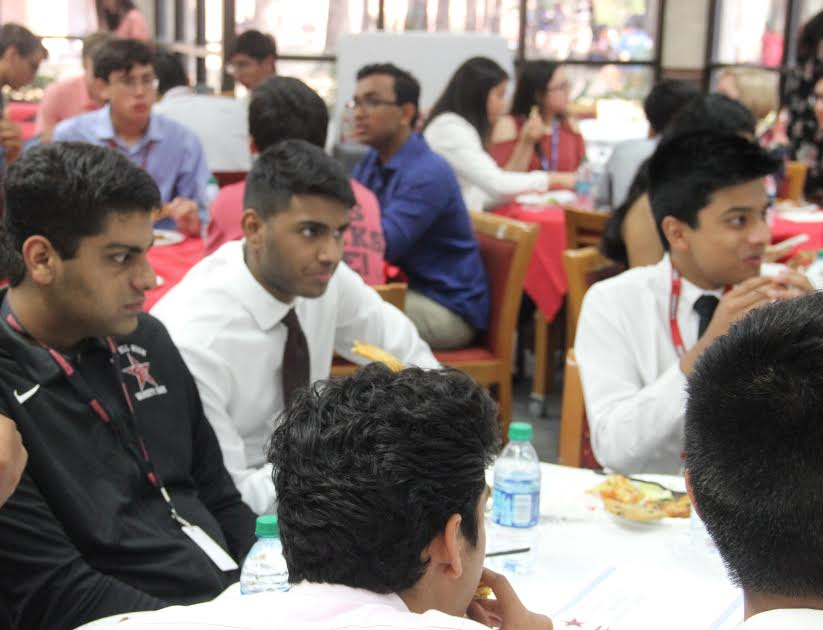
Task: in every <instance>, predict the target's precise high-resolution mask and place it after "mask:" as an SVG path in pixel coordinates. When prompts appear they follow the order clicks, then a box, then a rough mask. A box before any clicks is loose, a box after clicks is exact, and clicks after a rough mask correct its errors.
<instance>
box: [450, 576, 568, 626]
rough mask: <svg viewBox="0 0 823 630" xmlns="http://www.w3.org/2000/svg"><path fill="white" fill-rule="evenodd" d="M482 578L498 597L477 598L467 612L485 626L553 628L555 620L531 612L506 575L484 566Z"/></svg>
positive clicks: (471, 617)
mask: <svg viewBox="0 0 823 630" xmlns="http://www.w3.org/2000/svg"><path fill="white" fill-rule="evenodd" d="M480 581H481V582H482V583H483V584H485V585H486V586H488V587H489V588H491V590H492V591H493V592H494V596H495V599H475V600H472V603H471V604H470V605H469V609H468V610H467V611H466V614H467V615H468V617H469V618H470V619H472V620H473V621H476V622H478V623H482V624H484V625H486V626H490V627H491V626H494V627H499V628H502V629H503V630H552V628H553V626H552V620H551V619H549V618H548V617H546V616H545V615H538V614H537V613H533V612H530V611H529V610H528V609H527V608H526V607H525V606H524V605H523V602H521V601H520V598H519V597H518V596H517V593H515V592H514V589H513V588H512V585H511V584H509V581H508V580H507V579H506V578H505V576H503V575H500V574H499V573H495V572H494V571H491V570H489V569H483V574H482V575H481V577H480Z"/></svg>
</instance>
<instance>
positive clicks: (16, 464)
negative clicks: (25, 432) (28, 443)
mask: <svg viewBox="0 0 823 630" xmlns="http://www.w3.org/2000/svg"><path fill="white" fill-rule="evenodd" d="M28 457H29V456H28V453H27V452H26V449H25V448H24V447H23V440H22V438H21V437H20V433H19V432H18V431H17V425H16V424H15V423H14V422H13V421H12V420H10V419H9V418H7V417H6V416H0V505H3V504H4V503H5V502H6V499H8V498H9V497H10V496H11V495H12V493H13V492H14V489H15V488H16V487H17V484H18V483H19V482H20V476H21V475H22V474H23V469H24V468H25V467H26V461H27V460H28Z"/></svg>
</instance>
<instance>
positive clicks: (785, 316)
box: [686, 293, 823, 630]
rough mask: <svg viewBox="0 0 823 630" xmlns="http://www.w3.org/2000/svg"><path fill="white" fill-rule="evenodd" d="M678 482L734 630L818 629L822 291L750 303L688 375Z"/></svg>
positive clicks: (822, 562) (822, 596)
mask: <svg viewBox="0 0 823 630" xmlns="http://www.w3.org/2000/svg"><path fill="white" fill-rule="evenodd" d="M688 392H689V398H688V404H687V410H686V452H687V456H686V482H687V488H688V489H689V494H690V496H691V499H692V502H693V504H694V506H695V508H696V509H697V511H698V512H699V514H700V516H701V518H702V520H703V522H704V523H705V524H706V528H707V530H708V531H709V534H710V535H711V537H712V539H713V540H714V542H715V544H716V545H717V549H718V551H719V552H720V555H721V556H722V558H723V560H724V562H725V564H726V568H727V570H728V571H729V574H730V577H731V579H732V581H734V582H735V584H737V585H738V586H740V587H741V588H742V589H743V598H744V616H745V618H746V621H745V623H743V625H742V626H741V630H743V629H744V630H806V629H809V630H810V629H812V628H814V629H815V630H818V629H819V628H823V536H821V532H823V503H821V501H820V488H821V487H823V458H821V457H820V445H821V444H823V405H821V392H823V295H821V294H820V293H817V294H812V295H808V296H805V297H801V298H797V299H794V300H785V301H781V302H779V303H777V304H773V305H771V306H768V307H766V308H762V309H758V310H757V311H755V312H753V313H751V314H750V315H748V316H747V317H745V318H744V319H743V320H742V321H740V322H738V323H737V324H736V325H734V326H733V327H732V328H731V329H730V330H729V332H728V334H726V335H725V336H724V337H722V338H720V339H718V340H717V342H715V343H714V344H713V345H712V346H711V347H710V348H709V349H708V350H706V352H705V353H704V354H703V356H702V357H701V358H700V359H699V360H698V362H697V364H696V366H695V368H694V371H693V372H692V374H691V376H690V377H689V385H688Z"/></svg>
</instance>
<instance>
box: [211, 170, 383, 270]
mask: <svg viewBox="0 0 823 630" xmlns="http://www.w3.org/2000/svg"><path fill="white" fill-rule="evenodd" d="M351 187H352V190H353V191H354V198H355V200H356V201H357V203H356V204H355V206H354V207H353V208H352V209H351V211H350V212H349V221H350V227H349V229H348V230H346V233H345V234H344V235H343V259H344V260H345V261H346V264H347V265H348V266H349V267H351V268H352V269H354V270H355V271H356V272H357V273H358V274H360V277H361V278H363V281H364V282H365V283H366V284H368V285H370V286H374V285H376V284H383V283H384V282H385V281H386V274H385V271H384V268H383V254H384V252H385V250H386V244H385V242H384V240H383V228H382V227H381V225H380V204H379V203H378V201H377V197H375V196H374V193H373V192H372V191H370V190H369V189H368V188H366V187H365V186H363V185H362V184H359V183H358V182H356V181H354V180H351ZM245 192H246V182H244V181H243V182H237V183H236V184H230V185H228V186H224V187H223V188H221V189H220V192H218V193H217V196H216V197H215V198H214V202H212V204H211V208H209V225H208V229H207V233H206V255H208V254H211V253H212V252H213V251H215V250H216V249H217V248H218V247H220V246H221V245H222V244H223V243H226V242H227V241H236V240H239V239H241V238H243V228H242V227H241V226H240V219H241V217H242V216H243V194H244V193H245Z"/></svg>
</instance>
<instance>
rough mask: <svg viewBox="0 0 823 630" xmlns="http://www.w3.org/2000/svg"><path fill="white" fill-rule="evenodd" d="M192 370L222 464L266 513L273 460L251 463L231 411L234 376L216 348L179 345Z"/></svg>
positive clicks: (247, 499)
mask: <svg viewBox="0 0 823 630" xmlns="http://www.w3.org/2000/svg"><path fill="white" fill-rule="evenodd" d="M178 347H179V348H180V353H181V354H182V355H183V359H184V360H185V361H186V365H187V366H188V368H189V371H190V372H191V373H192V376H193V377H194V380H195V382H196V383H197V391H198V392H199V393H200V400H201V402H202V404H203V412H204V413H205V414H206V418H207V419H208V421H209V423H210V424H211V426H212V428H213V429H214V433H215V435H216V436H217V441H218V442H219V443H220V450H221V451H222V452H223V464H224V465H225V466H226V470H228V471H229V474H230V475H231V478H232V480H233V481H234V485H236V486H237V490H238V491H239V492H240V495H241V497H242V498H243V501H244V502H245V503H246V504H247V505H248V506H249V507H250V508H251V509H252V510H254V512H256V513H257V514H266V513H267V512H270V511H271V510H272V508H273V506H274V482H273V481H272V478H271V472H272V471H271V464H265V465H264V466H262V467H261V468H252V467H249V465H248V462H247V461H246V451H245V448H244V446H243V438H242V436H241V435H240V433H239V431H238V430H237V426H236V425H235V423H234V421H233V420H232V417H231V415H230V414H229V400H230V399H231V395H232V392H233V389H234V388H233V386H234V382H233V378H232V375H231V371H230V370H229V369H228V366H227V365H226V363H225V361H224V360H223V358H222V357H220V355H218V354H217V353H216V352H214V351H212V350H210V349H207V348H203V347H196V346H178Z"/></svg>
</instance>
